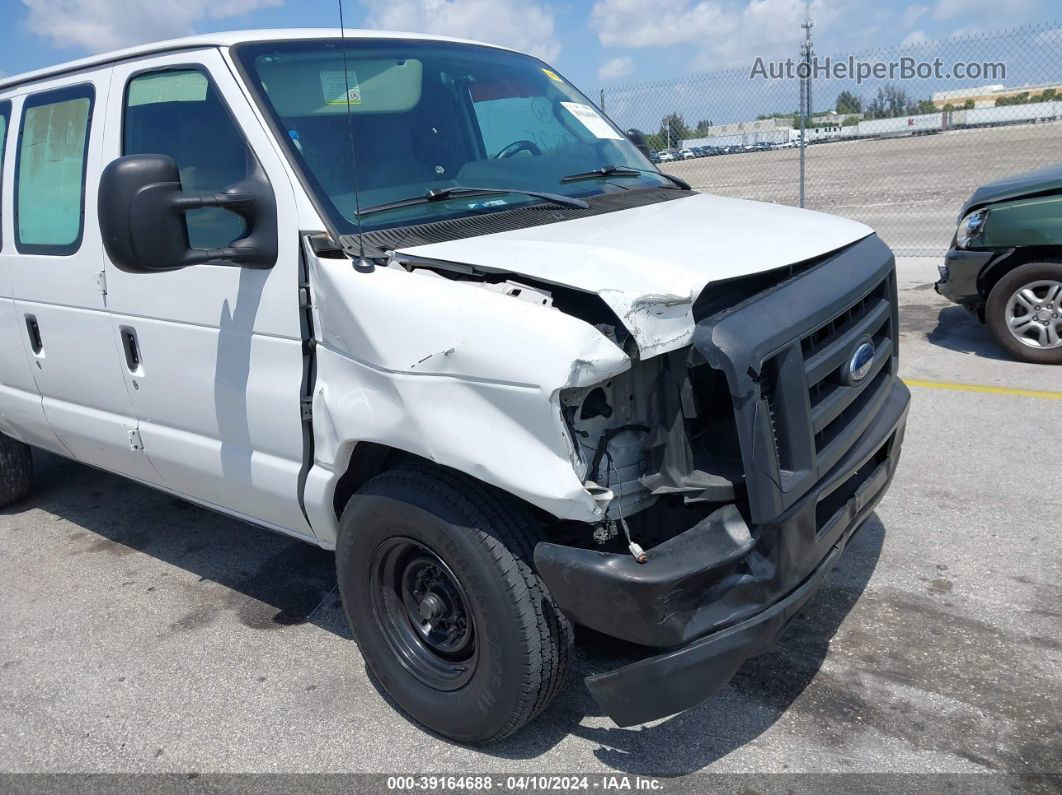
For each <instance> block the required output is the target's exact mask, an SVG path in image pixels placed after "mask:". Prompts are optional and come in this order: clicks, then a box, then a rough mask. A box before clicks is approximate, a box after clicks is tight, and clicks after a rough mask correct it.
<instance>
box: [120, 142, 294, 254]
mask: <svg viewBox="0 0 1062 795" xmlns="http://www.w3.org/2000/svg"><path fill="white" fill-rule="evenodd" d="M204 207H220V208H222V209H225V210H229V211H231V212H234V213H237V214H238V215H240V216H241V217H243V219H244V222H245V224H246V227H247V233H246V234H245V235H244V236H243V237H241V238H239V239H237V240H234V241H233V242H232V243H231V244H230V245H229V246H227V247H225V248H218V249H195V248H192V247H191V245H190V244H189V241H188V224H187V222H186V220H185V217H184V214H185V213H186V212H189V211H190V210H198V209H201V208H204ZM99 221H100V232H101V234H102V236H103V245H104V248H106V250H107V255H108V256H109V257H110V258H111V261H112V262H114V264H115V265H116V266H117V267H118V268H120V269H122V270H126V271H131V272H140V273H142V272H151V271H168V270H177V269H179V268H186V267H188V266H189V265H201V264H203V263H206V262H216V263H218V264H232V265H240V266H244V267H257V268H271V267H272V266H273V265H275V264H276V260H277V209H276V201H275V199H274V196H273V190H272V188H271V187H270V186H269V182H268V181H267V180H266V179H265V176H264V175H254V176H252V177H251V178H249V179H248V180H246V181H245V182H243V183H240V184H237V185H232V186H230V187H229V188H227V189H226V190H224V191H223V192H221V193H213V194H205V195H201V196H189V195H185V193H184V192H183V190H182V186H181V175H180V171H179V170H178V168H177V163H176V161H174V159H173V158H172V157H168V156H166V155H127V156H126V157H120V158H118V159H117V160H114V161H113V162H111V163H110V164H109V165H108V166H107V168H105V169H104V170H103V174H102V175H101V177H100V188H99Z"/></svg>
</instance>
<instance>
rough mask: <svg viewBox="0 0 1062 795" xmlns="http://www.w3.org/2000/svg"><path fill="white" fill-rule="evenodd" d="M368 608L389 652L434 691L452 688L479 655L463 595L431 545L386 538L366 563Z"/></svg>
mask: <svg viewBox="0 0 1062 795" xmlns="http://www.w3.org/2000/svg"><path fill="white" fill-rule="evenodd" d="M371 577H372V607H373V612H374V614H375V618H376V623H377V625H378V626H379V627H380V629H381V630H382V632H383V636H384V639H385V640H386V642H387V645H388V647H389V648H390V650H391V652H392V654H394V656H395V658H396V659H397V660H398V661H399V662H400V663H401V664H402V666H403V667H404V668H405V669H406V670H407V671H409V673H411V674H412V675H413V676H415V677H416V678H417V679H419V680H420V681H421V682H423V683H424V684H426V685H428V686H429V687H432V688H434V689H436V690H456V689H458V688H460V687H462V686H463V685H465V684H466V683H467V682H468V680H469V679H471V678H472V674H473V673H474V672H475V669H476V661H477V659H478V656H479V651H478V644H477V643H476V631H475V622H474V621H473V617H472V612H471V609H470V603H469V600H468V596H467V595H466V593H465V590H464V588H463V587H462V585H461V583H460V581H459V580H458V579H457V576H456V575H455V574H454V573H453V571H452V570H451V569H450V567H449V566H447V565H446V563H445V562H444V561H443V560H442V559H441V558H440V557H439V556H438V555H436V554H435V553H434V552H433V551H432V550H431V549H429V548H428V547H427V546H425V545H424V544H422V543H420V542H419V541H415V540H413V539H412V538H406V537H402V536H397V537H395V538H390V539H388V540H387V541H386V542H384V543H383V544H382V545H381V546H380V547H378V548H377V550H376V552H375V554H374V555H373V559H372V565H371Z"/></svg>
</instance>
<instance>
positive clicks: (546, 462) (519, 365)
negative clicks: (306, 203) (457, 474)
mask: <svg viewBox="0 0 1062 795" xmlns="http://www.w3.org/2000/svg"><path fill="white" fill-rule="evenodd" d="M311 283H312V284H313V285H314V295H315V300H316V318H315V322H316V334H317V339H318V342H317V346H316V357H317V378H316V386H315V389H314V394H313V431H314V462H313V466H312V467H311V471H310V473H309V475H308V478H307V483H306V489H305V503H306V508H307V513H308V514H311V515H310V521H311V524H312V525H313V527H314V530H315V532H317V533H318V536H319V538H320V539H321V542H322V544H324V545H326V546H328V545H331V544H334V538H335V532H336V529H337V527H336V525H337V523H336V518H335V516H334V513H333V511H332V504H331V502H332V494H333V492H334V489H335V482H336V480H337V479H338V477H339V476H340V475H341V474H342V472H343V471H344V469H345V467H346V465H347V462H348V461H349V457H350V452H351V449H352V448H353V447H354V445H355V444H357V443H359V442H376V443H379V444H385V445H388V446H391V447H396V448H399V449H402V450H405V451H407V452H410V453H414V454H416V455H419V456H421V457H423V458H426V459H428V460H431V461H436V462H438V463H440V464H443V465H446V466H448V467H452V468H454V469H457V470H459V471H462V472H465V473H467V474H469V475H471V476H472V477H475V478H477V479H479V480H482V481H484V482H486V483H490V484H492V485H494V486H497V487H499V488H501V489H504V490H505V491H507V492H509V493H512V494H515V495H516V496H518V497H520V498H522V499H524V500H526V501H527V502H529V503H531V504H532V505H535V506H537V507H539V508H542V509H543V510H545V511H548V512H549V513H551V514H553V515H554V516H557V517H558V518H565V519H575V520H580V521H593V520H595V519H598V518H600V516H601V512H602V508H601V506H600V505H599V504H598V503H596V502H595V501H594V500H593V498H592V497H591V495H590V494H589V493H588V492H587V491H586V490H585V489H584V488H583V485H582V483H581V480H580V478H579V477H578V475H577V473H576V465H577V462H578V458H577V455H576V452H575V449H574V446H573V443H572V440H571V437H570V435H569V432H568V430H567V428H566V427H565V425H564V422H563V419H562V416H561V411H560V402H559V393H560V391H561V390H562V389H566V388H570V387H579V386H588V385H591V384H594V383H598V382H600V381H602V380H605V379H607V378H609V377H611V376H613V375H615V374H617V373H620V372H623V371H624V370H626V369H628V368H629V367H630V366H631V361H630V359H629V358H628V356H627V355H626V354H625V353H624V352H623V351H622V350H620V348H619V347H617V346H616V345H615V344H614V343H613V342H611V341H610V340H608V339H607V338H606V337H605V336H604V335H603V334H602V333H601V332H600V331H598V330H597V329H595V328H594V327H592V326H590V325H589V324H587V323H585V322H583V321H581V320H578V319H576V318H574V317H571V316H569V315H566V314H564V313H562V312H560V311H558V310H555V309H552V308H547V307H542V306H539V305H537V304H534V303H531V302H528V301H522V300H520V299H518V298H514V297H511V296H506V295H503V294H501V293H497V292H493V291H490V290H485V289H483V288H481V287H479V286H477V285H476V284H475V283H473V282H468V281H457V280H451V279H446V278H442V277H438V276H437V275H432V274H430V273H424V272H413V273H410V272H407V271H405V270H402V269H398V268H386V267H382V268H376V269H375V270H374V271H373V272H371V273H358V272H355V271H354V270H353V268H352V266H351V263H350V261H349V260H330V259H322V260H316V261H315V262H313V265H312V271H311Z"/></svg>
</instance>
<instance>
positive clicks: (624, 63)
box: [0, 0, 1062, 115]
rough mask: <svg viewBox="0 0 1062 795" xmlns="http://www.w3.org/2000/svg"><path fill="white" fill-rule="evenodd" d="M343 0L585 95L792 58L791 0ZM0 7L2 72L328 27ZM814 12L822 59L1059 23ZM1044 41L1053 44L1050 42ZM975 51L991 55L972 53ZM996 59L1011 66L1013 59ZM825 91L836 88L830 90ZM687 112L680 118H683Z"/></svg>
mask: <svg viewBox="0 0 1062 795" xmlns="http://www.w3.org/2000/svg"><path fill="white" fill-rule="evenodd" d="M344 4H345V9H346V20H347V24H348V26H350V27H373V28H389V29H396V30H414V31H426V32H432V33H443V34H449V35H457V36H465V37H469V38H475V39H480V40H484V41H492V42H497V43H500V44H506V45H509V46H512V47H515V48H517V49H521V50H527V51H531V52H533V53H535V54H536V55H539V56H542V57H544V58H545V59H546V60H547V61H550V62H551V63H553V64H554V65H556V66H557V68H558V69H559V70H560V71H561V72H563V73H564V74H565V75H566V76H567V77H568V78H569V79H570V80H572V81H573V82H575V83H576V84H577V85H578V86H579V87H580V88H582V89H583V90H584V91H586V92H587V93H591V92H596V89H597V88H599V87H601V86H605V87H611V86H616V85H623V84H629V83H641V82H644V81H651V80H660V79H663V78H670V77H681V76H684V75H690V74H696V73H700V72H705V71H714V70H719V69H738V70H747V69H749V68H750V66H751V64H752V62H753V60H754V59H755V58H756V57H757V56H762V57H764V58H785V57H786V56H789V55H795V53H796V49H797V46H798V40H799V38H800V36H801V30H800V28H799V23H800V21H801V19H802V17H803V9H804V2H803V0H344ZM0 7H2V10H0V73H5V74H9V75H10V74H17V73H18V72H22V71H26V70H29V69H35V68H38V67H41V66H47V65H49V64H54V63H58V62H61V61H65V60H70V59H72V58H77V57H81V56H83V55H86V54H88V53H91V52H98V51H106V50H110V49H115V48H117V47H122V46H127V45H130V44H136V43H141V42H145V41H152V40H158V39H162V38H170V37H174V36H181V35H186V34H189V33H195V32H204V31H211V30H228V29H237V28H256V27H269V28H273V27H334V26H336V25H337V23H338V10H337V9H338V6H337V0H0ZM812 15H813V18H814V20H815V23H816V26H815V37H816V45H817V51H818V52H819V53H820V54H827V53H843V52H851V51H866V50H871V49H874V48H881V47H896V46H899V45H918V44H920V43H922V42H926V41H927V40H936V39H940V38H943V37H948V36H953V35H960V36H968V35H971V34H977V33H980V32H984V31H991V30H998V29H1001V28H1011V27H1014V26H1017V25H1025V24H1031V23H1047V22H1051V21H1053V20H1056V19H1058V18H1060V17H1062V4H1060V3H1059V0H880V1H879V2H871V1H869V0H814V1H813V2H812ZM1049 43H1050V44H1051V45H1052V46H1055V45H1057V43H1058V39H1057V38H1054V39H1052V40H1051V41H1050V42H1049ZM985 54H988V55H991V53H979V56H978V57H981V55H985ZM997 56H1002V57H1007V56H1013V57H1015V58H1018V57H1020V53H1015V52H1010V53H1006V52H1004V53H998V54H997ZM1057 58H1058V59H1062V56H1057ZM1057 62H1058V61H1057V60H1056V63H1057ZM1033 77H1034V78H1035V77H1037V75H1033ZM1060 77H1062V75H1059V74H1051V75H1047V78H1048V79H1058V78H1060ZM1008 82H1009V81H1008ZM720 90H722V89H720ZM829 90H830V91H831V92H832V93H835V90H834V88H832V87H831V88H830V89H829ZM787 91H788V89H787ZM786 96H787V97H788V94H786ZM735 104H737V105H739V106H740V104H741V103H739V102H736V103H735ZM788 104H792V103H788ZM819 104H820V103H818V102H817V103H816V106H818V105H819ZM823 104H825V105H827V106H828V105H829V103H828V102H826V103H823ZM779 109H782V110H789V109H791V108H785V107H783V108H779ZM696 112H697V109H691V111H690V114H688V115H692V114H695V113H696ZM736 112H737V111H736ZM741 112H744V110H742V111H741Z"/></svg>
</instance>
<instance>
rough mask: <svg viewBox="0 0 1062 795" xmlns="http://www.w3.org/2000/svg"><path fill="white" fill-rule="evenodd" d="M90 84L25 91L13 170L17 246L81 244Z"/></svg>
mask: <svg viewBox="0 0 1062 795" xmlns="http://www.w3.org/2000/svg"><path fill="white" fill-rule="evenodd" d="M92 100H93V90H92V87H91V86H74V87H72V88H65V89H60V90H58V91H49V92H46V93H43V94H35V95H33V96H30V97H27V99H26V101H25V103H24V104H23V108H22V129H21V139H20V141H19V146H18V165H17V167H16V173H15V243H16V245H17V247H18V249H19V250H20V251H26V252H39V253H47V254H71V253H73V252H74V251H76V250H77V249H78V247H79V245H80V244H81V232H82V230H83V228H84V208H85V159H86V153H87V150H88V133H89V123H90V121H91V119H92Z"/></svg>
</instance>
